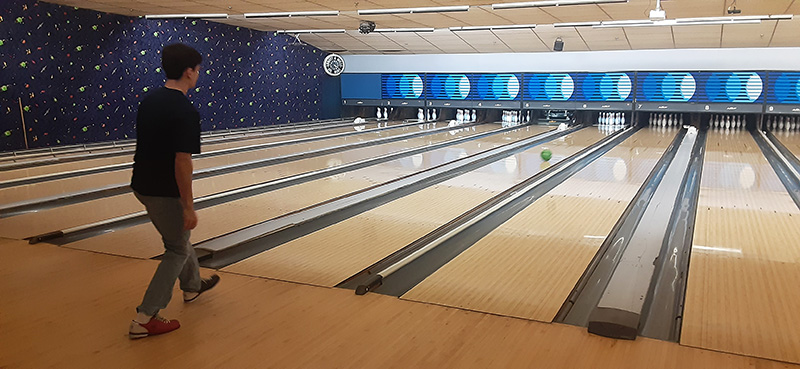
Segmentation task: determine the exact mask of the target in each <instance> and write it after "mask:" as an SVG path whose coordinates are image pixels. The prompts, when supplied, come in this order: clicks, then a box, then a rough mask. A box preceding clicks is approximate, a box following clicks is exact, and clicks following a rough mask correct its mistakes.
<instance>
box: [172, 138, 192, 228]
mask: <svg viewBox="0 0 800 369" xmlns="http://www.w3.org/2000/svg"><path fill="white" fill-rule="evenodd" d="M193 170H194V168H193V166H192V154H189V153H185V152H176V153H175V180H176V181H177V182H178V190H179V191H180V193H181V205H183V229H186V230H189V229H194V227H197V213H195V212H194V196H193V195H192V171H193Z"/></svg>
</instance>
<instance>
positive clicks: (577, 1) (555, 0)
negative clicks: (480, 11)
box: [492, 0, 628, 10]
mask: <svg viewBox="0 0 800 369" xmlns="http://www.w3.org/2000/svg"><path fill="white" fill-rule="evenodd" d="M627 2H628V0H545V1H530V2H523V3H500V4H492V10H497V9H519V8H538V7H543V6H567V5H588V4H608V3H627Z"/></svg>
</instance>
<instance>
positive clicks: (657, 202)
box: [588, 127, 699, 340]
mask: <svg viewBox="0 0 800 369" xmlns="http://www.w3.org/2000/svg"><path fill="white" fill-rule="evenodd" d="M698 143H699V140H698V132H697V129H695V128H694V127H690V128H689V129H688V132H686V134H685V135H684V137H683V139H682V140H681V144H680V146H679V147H678V149H677V151H676V152H675V155H674V157H673V158H672V160H670V161H669V163H667V164H666V166H667V168H666V170H665V171H664V174H663V176H662V177H661V180H658V181H657V182H658V183H657V184H655V186H656V187H655V189H654V191H653V194H652V197H651V199H650V200H649V201H648V202H647V204H646V205H644V206H645V209H644V212H643V213H642V215H641V217H640V218H639V219H638V220H636V221H635V223H636V227H635V229H634V231H633V232H632V233H631V234H624V235H623V236H626V237H625V238H626V239H627V242H626V243H627V245H626V246H625V248H624V251H622V254H621V255H620V258H619V261H618V262H617V265H616V268H614V271H613V273H612V275H611V278H610V279H609V280H608V283H607V285H606V286H605V288H603V294H602V296H601V297H600V300H599V301H598V302H597V304H596V306H595V307H594V309H593V310H592V312H591V313H590V315H589V324H588V329H589V332H590V333H594V334H598V335H601V336H606V337H611V338H622V339H631V340H632V339H636V337H637V336H638V335H639V327H640V325H641V322H642V321H643V318H644V316H643V310H644V307H645V306H644V305H645V301H646V300H647V298H646V297H647V296H649V295H651V286H652V284H653V282H654V279H653V277H654V276H655V275H656V274H655V272H656V266H657V265H658V263H660V262H663V261H664V260H659V259H658V256H659V255H660V254H661V253H662V249H663V246H664V240H665V239H667V238H668V237H669V234H668V233H667V230H668V229H669V221H670V218H671V216H672V211H673V209H674V207H673V205H674V204H675V202H676V199H678V195H679V194H680V192H681V187H682V184H683V181H684V179H685V178H686V175H687V174H688V171H689V165H690V163H691V161H692V153H693V152H694V148H695V145H697V144H698ZM626 221H628V220H626ZM618 237H620V234H619V233H618V234H617V235H615V238H618ZM623 242H625V241H623Z"/></svg>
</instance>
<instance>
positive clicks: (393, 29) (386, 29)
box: [372, 28, 434, 33]
mask: <svg viewBox="0 0 800 369" xmlns="http://www.w3.org/2000/svg"><path fill="white" fill-rule="evenodd" d="M433 31H434V29H433V28H376V29H375V30H374V31H372V32H380V33H391V32H433Z"/></svg>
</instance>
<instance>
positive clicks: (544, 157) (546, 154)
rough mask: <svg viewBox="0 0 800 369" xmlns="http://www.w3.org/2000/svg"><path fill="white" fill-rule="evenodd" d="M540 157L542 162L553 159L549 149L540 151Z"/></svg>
mask: <svg viewBox="0 0 800 369" xmlns="http://www.w3.org/2000/svg"><path fill="white" fill-rule="evenodd" d="M541 155H542V160H544V161H548V160H550V158H552V157H553V153H552V152H551V151H550V149H544V150H542V154H541Z"/></svg>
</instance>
